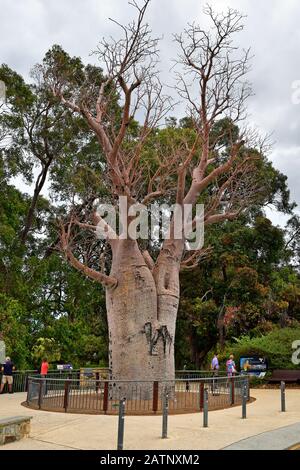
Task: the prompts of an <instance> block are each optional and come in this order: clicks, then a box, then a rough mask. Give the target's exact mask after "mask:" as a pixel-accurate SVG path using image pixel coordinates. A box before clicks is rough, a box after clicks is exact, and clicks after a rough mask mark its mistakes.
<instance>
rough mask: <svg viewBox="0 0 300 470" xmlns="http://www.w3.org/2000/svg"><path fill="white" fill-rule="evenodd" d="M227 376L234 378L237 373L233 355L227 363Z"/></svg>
mask: <svg viewBox="0 0 300 470" xmlns="http://www.w3.org/2000/svg"><path fill="white" fill-rule="evenodd" d="M226 370H227V376H228V377H233V376H234V374H235V373H236V368H235V362H234V356H233V354H230V356H229V359H228V361H227V362H226Z"/></svg>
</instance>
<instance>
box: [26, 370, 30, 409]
mask: <svg viewBox="0 0 300 470" xmlns="http://www.w3.org/2000/svg"><path fill="white" fill-rule="evenodd" d="M29 395H30V382H29V380H28V377H27V396H26V403H27V405H29Z"/></svg>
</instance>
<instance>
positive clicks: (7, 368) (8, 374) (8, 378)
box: [0, 356, 15, 393]
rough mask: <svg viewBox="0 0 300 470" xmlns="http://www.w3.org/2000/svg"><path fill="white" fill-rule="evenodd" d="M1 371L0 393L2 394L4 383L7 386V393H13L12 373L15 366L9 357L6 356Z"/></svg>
mask: <svg viewBox="0 0 300 470" xmlns="http://www.w3.org/2000/svg"><path fill="white" fill-rule="evenodd" d="M1 370H2V373H3V375H2V380H1V387H0V393H3V389H4V386H5V384H6V383H7V384H8V391H9V393H13V390H12V388H13V371H14V370H15V366H14V364H13V363H12V361H11V360H10V357H8V356H7V358H6V359H5V363H4V365H3V366H2V368H1Z"/></svg>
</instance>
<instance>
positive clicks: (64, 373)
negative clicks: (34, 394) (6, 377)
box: [0, 368, 110, 393]
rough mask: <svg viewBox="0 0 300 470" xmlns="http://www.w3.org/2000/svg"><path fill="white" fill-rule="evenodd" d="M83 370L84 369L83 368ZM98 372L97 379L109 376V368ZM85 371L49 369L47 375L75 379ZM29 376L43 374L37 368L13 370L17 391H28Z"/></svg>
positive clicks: (55, 377) (0, 377) (0, 373)
mask: <svg viewBox="0 0 300 470" xmlns="http://www.w3.org/2000/svg"><path fill="white" fill-rule="evenodd" d="M82 370H83V369H82ZM97 370H98V372H95V378H96V380H99V379H101V378H102V379H107V378H109V374H110V372H109V369H107V368H102V369H100V368H99V369H97ZM2 375H3V374H2V372H0V382H1V379H2ZM83 375H84V373H82V371H81V370H80V369H73V370H59V371H57V370H50V371H48V374H47V377H49V378H51V379H66V378H69V379H74V380H80V377H81V376H83ZM28 377H36V378H38V377H42V376H41V374H40V373H39V372H38V371H37V370H20V371H14V372H13V391H14V392H15V393H16V392H27V389H28ZM85 377H86V379H85V380H86V381H89V380H90V378H89V376H88V375H86V376H85ZM7 391H8V390H7V385H6V386H5V388H4V393H5V392H7Z"/></svg>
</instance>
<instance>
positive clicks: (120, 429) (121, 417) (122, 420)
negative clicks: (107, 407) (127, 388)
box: [117, 398, 126, 450]
mask: <svg viewBox="0 0 300 470" xmlns="http://www.w3.org/2000/svg"><path fill="white" fill-rule="evenodd" d="M125 401H126V398H122V399H121V400H120V402H119V422H118V443H117V450H123V444H124V424H125Z"/></svg>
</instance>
